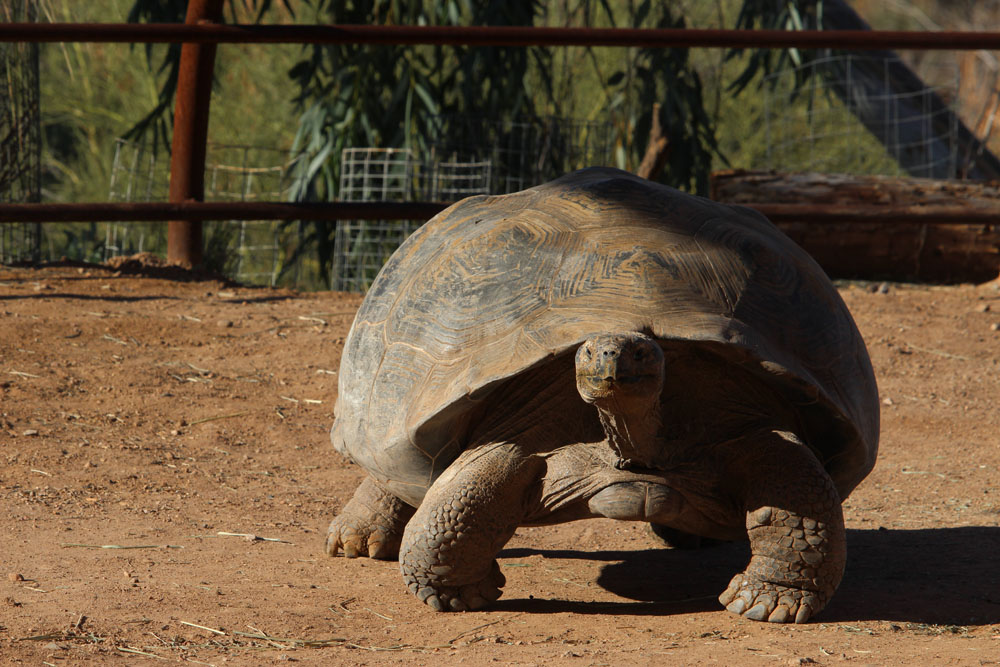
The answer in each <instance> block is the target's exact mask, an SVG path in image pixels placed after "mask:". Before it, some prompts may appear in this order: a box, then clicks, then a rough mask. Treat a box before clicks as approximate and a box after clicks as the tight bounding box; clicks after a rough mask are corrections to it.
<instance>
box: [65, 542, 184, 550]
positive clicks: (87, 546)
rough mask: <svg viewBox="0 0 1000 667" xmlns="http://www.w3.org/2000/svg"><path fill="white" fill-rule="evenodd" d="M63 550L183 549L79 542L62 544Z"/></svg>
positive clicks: (156, 545)
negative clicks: (75, 548) (76, 548)
mask: <svg viewBox="0 0 1000 667" xmlns="http://www.w3.org/2000/svg"><path fill="white" fill-rule="evenodd" d="M59 546H61V547H63V548H69V547H79V548H81V549H183V548H184V547H182V546H180V545H177V544H134V545H131V544H80V543H77V542H61V543H60V544H59Z"/></svg>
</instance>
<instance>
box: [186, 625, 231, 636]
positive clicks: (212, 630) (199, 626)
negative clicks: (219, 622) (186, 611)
mask: <svg viewBox="0 0 1000 667" xmlns="http://www.w3.org/2000/svg"><path fill="white" fill-rule="evenodd" d="M180 623H181V625H190V626H191V627H192V628H198V629H199V630H208V631H209V632H213V633H215V634H217V635H222V636H223V637H225V636H226V633H225V632H224V631H222V630H216V629H215V628H208V627H205V626H204V625H198V624H197V623H188V622H187V621H181V622H180Z"/></svg>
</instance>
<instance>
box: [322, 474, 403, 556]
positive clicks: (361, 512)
mask: <svg viewBox="0 0 1000 667" xmlns="http://www.w3.org/2000/svg"><path fill="white" fill-rule="evenodd" d="M413 512H414V509H413V508H412V507H410V506H409V505H407V504H406V503H404V502H403V501H402V500H400V499H399V498H397V497H396V496H394V495H392V494H391V493H389V492H388V491H386V490H385V489H384V488H383V487H382V486H381V485H380V484H379V483H378V482H376V481H375V480H374V479H372V478H371V477H366V478H365V480H364V481H363V482H361V485H360V486H358V489H357V491H355V492H354V497H353V498H351V499H350V501H348V503H347V505H345V506H344V509H342V510H341V511H340V514H338V515H337V516H336V518H334V520H333V521H331V522H330V528H329V529H328V530H327V535H326V552H327V553H328V554H329V555H331V556H336V555H337V554H338V553H339V552H340V550H341V549H343V551H344V555H345V556H347V557H348V558H357V557H358V556H368V557H370V558H381V559H385V560H392V559H394V558H396V556H397V555H398V554H399V543H400V540H402V538H403V529H404V528H405V527H406V522H407V521H409V520H410V517H411V516H413Z"/></svg>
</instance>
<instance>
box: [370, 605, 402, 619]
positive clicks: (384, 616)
mask: <svg viewBox="0 0 1000 667" xmlns="http://www.w3.org/2000/svg"><path fill="white" fill-rule="evenodd" d="M364 610H365V611H367V612H371V613H372V614H375V615H376V616H378V617H379V618H384V619H385V620H387V621H392V620H395V619H393V618H391V617H389V616H386V615H385V614H380V613H378V612H377V611H375V610H374V609H369V608H368V607H364Z"/></svg>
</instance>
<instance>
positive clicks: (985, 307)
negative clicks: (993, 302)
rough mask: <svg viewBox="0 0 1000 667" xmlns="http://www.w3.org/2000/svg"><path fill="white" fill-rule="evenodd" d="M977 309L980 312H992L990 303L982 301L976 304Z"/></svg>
mask: <svg viewBox="0 0 1000 667" xmlns="http://www.w3.org/2000/svg"><path fill="white" fill-rule="evenodd" d="M976 310H977V311H978V312H980V313H988V312H990V304H988V303H981V304H979V305H978V306H976Z"/></svg>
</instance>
